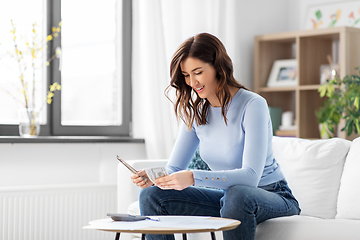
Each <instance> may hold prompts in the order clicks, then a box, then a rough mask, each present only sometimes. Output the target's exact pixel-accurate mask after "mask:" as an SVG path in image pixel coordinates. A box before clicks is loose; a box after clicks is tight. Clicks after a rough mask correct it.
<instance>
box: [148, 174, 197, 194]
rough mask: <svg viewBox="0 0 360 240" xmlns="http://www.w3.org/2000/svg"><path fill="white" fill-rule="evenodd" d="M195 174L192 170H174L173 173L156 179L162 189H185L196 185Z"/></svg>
mask: <svg viewBox="0 0 360 240" xmlns="http://www.w3.org/2000/svg"><path fill="white" fill-rule="evenodd" d="M194 183H195V180H194V175H193V172H191V171H186V170H183V171H179V172H174V173H172V174H171V175H168V176H164V177H160V178H157V179H155V185H156V186H158V187H159V188H161V189H175V190H183V189H185V188H187V187H189V186H191V185H194Z"/></svg>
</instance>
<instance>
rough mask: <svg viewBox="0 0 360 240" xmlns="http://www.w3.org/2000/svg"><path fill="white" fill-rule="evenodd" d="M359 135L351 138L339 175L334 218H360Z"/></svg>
mask: <svg viewBox="0 0 360 240" xmlns="http://www.w3.org/2000/svg"><path fill="white" fill-rule="evenodd" d="M359 169H360V137H358V138H356V139H355V140H353V142H352V144H351V147H350V150H349V153H348V155H347V157H346V161H345V166H344V171H343V174H342V177H341V182H340V190H339V197H338V204H337V214H336V218H348V219H360V205H359V199H360V175H359Z"/></svg>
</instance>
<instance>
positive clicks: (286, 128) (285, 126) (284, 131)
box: [275, 111, 297, 137]
mask: <svg viewBox="0 0 360 240" xmlns="http://www.w3.org/2000/svg"><path fill="white" fill-rule="evenodd" d="M296 129H297V126H296V124H295V120H294V113H293V112H291V111H285V112H283V113H282V115H281V125H280V126H279V130H277V131H276V132H275V134H276V136H282V137H296Z"/></svg>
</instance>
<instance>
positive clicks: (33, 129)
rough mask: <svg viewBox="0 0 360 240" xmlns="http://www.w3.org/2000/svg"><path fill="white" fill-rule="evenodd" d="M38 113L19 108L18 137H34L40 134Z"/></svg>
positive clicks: (30, 109)
mask: <svg viewBox="0 0 360 240" xmlns="http://www.w3.org/2000/svg"><path fill="white" fill-rule="evenodd" d="M39 114H40V111H39V110H36V109H33V108H21V109H19V110H18V115H19V134H20V137H25V138H28V137H36V136H38V135H39V134H40V118H39Z"/></svg>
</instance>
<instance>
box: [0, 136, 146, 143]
mask: <svg viewBox="0 0 360 240" xmlns="http://www.w3.org/2000/svg"><path fill="white" fill-rule="evenodd" d="M92 142H93V143H102V142H117V143H144V142H145V140H144V139H141V138H132V137H113V136H38V137H31V138H23V137H19V136H0V143H92Z"/></svg>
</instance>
